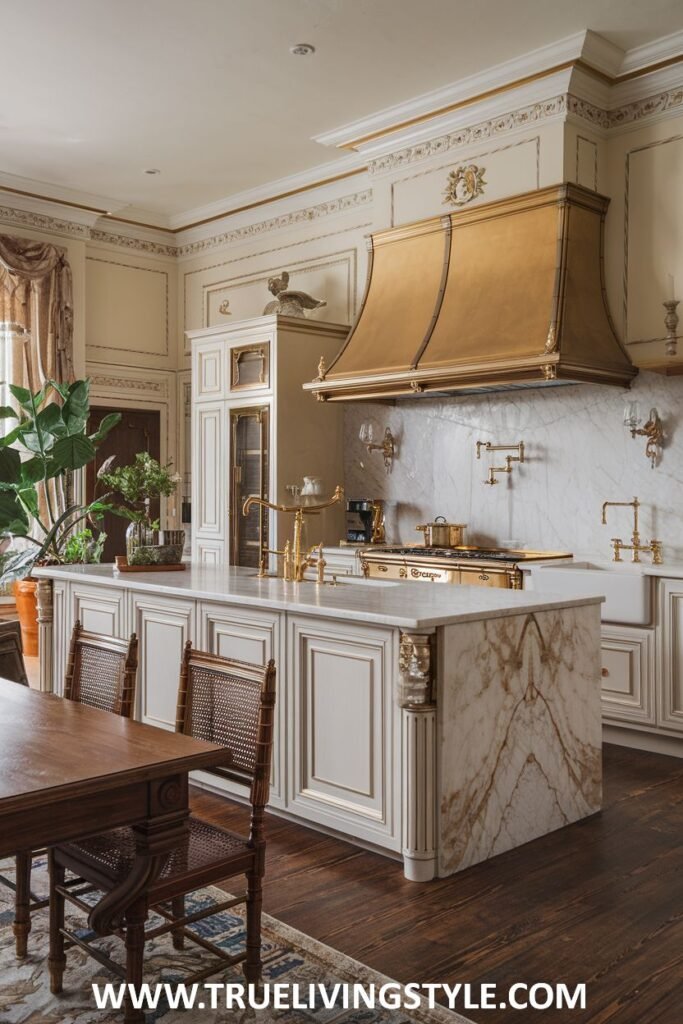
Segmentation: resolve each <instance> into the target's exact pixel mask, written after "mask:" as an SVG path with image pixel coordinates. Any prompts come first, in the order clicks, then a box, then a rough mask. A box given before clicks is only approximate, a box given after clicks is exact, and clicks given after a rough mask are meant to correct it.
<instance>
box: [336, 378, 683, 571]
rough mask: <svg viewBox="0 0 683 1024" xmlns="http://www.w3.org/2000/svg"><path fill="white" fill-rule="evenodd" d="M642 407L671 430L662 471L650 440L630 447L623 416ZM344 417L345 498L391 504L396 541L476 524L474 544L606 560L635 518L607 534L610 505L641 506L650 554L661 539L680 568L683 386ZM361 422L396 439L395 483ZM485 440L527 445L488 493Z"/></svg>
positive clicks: (419, 404)
mask: <svg viewBox="0 0 683 1024" xmlns="http://www.w3.org/2000/svg"><path fill="white" fill-rule="evenodd" d="M634 400H636V401H638V402H639V403H640V412H641V415H642V416H644V417H645V418H647V415H648V413H649V410H650V408H651V407H652V406H656V408H657V410H658V411H659V415H660V416H661V418H662V421H663V426H664V431H665V435H666V436H665V442H664V444H665V447H664V450H663V453H662V458H661V461H660V463H659V465H658V466H657V467H656V468H655V469H652V468H651V467H650V463H649V461H648V460H647V459H646V458H645V443H646V439H645V438H643V437H637V438H636V439H635V440H634V439H632V438H631V434H630V431H628V430H627V429H626V427H624V425H623V412H624V405H625V404H626V402H627V401H634ZM345 417H346V418H345V429H346V438H345V441H346V453H347V455H346V466H345V475H346V493H347V496H348V497H370V498H384V499H385V500H386V501H387V539H388V540H390V541H398V540H400V541H404V542H415V543H420V542H421V539H422V534H419V533H416V532H415V525H416V524H417V523H424V522H429V521H431V520H432V519H434V517H435V516H437V515H443V516H445V517H446V518H447V519H448V520H450V521H451V522H462V523H467V524H468V531H467V541H468V542H469V543H474V544H483V545H487V544H503V545H505V546H510V544H509V542H510V541H513V542H514V543H516V544H518V545H519V546H522V547H524V546H526V547H530V548H539V549H543V550H554V551H558V550H563V551H572V552H573V553H575V554H581V555H587V556H589V557H591V558H601V559H606V558H609V557H610V556H611V548H610V538H612V537H621V538H623V539H624V540H628V538H630V534H631V522H632V520H631V512H630V510H629V509H610V510H609V517H608V525H607V526H602V525H601V522H600V509H601V505H602V502H603V501H605V500H610V501H630V500H631V499H632V498H633V496H634V495H637V496H638V497H639V498H640V501H641V503H642V509H641V537H642V540H643V543H647V542H648V541H649V540H650V539H651V538H653V537H656V538H658V539H660V540H661V541H662V542H663V544H664V559H665V561H669V560H677V561H681V560H683V377H671V378H667V377H663V376H661V375H659V374H653V373H642V374H640V376H639V377H638V378H637V379H636V381H635V384H634V386H633V388H632V389H631V390H630V391H626V390H620V389H618V388H608V387H602V386H597V385H587V384H583V385H572V386H567V387H550V388H540V389H533V390H524V391H514V392H497V393H490V394H485V395H469V396H462V397H459V398H458V397H453V398H446V399H434V398H427V399H410V400H405V401H401V402H397V403H395V404H384V403H379V402H373V403H361V404H350V405H349V406H347V409H346V414H345ZM364 421H369V422H371V423H372V424H373V428H374V436H375V439H376V440H380V439H381V437H382V434H383V433H384V429H385V427H387V426H389V427H391V430H392V432H393V434H394V436H395V438H396V442H397V457H396V459H395V461H394V466H393V471H392V472H391V474H388V475H387V474H386V473H385V470H384V465H383V462H382V459H381V456H380V455H379V454H378V453H374V452H373V453H371V454H368V452H367V451H366V450H365V448H364V446H363V445H362V444H361V442H360V440H359V438H358V432H359V429H360V425H361V423H363V422H364ZM479 440H481V441H491V443H494V444H516V443H517V442H519V441H524V443H525V446H526V453H525V463H524V465H522V466H520V465H518V464H515V465H514V467H513V471H512V474H510V475H509V476H506V475H504V474H503V475H501V476H499V477H498V479H499V480H500V483H499V484H498V485H497V486H495V487H489V486H486V485H485V484H484V480H485V479H486V477H487V470H488V466H489V464H490V463H492V462H493V460H494V456H493V455H487V454H486V453H482V459H481V460H480V461H477V458H476V452H475V444H476V442H477V441H479ZM504 454H505V453H502V456H501V454H498V455H497V456H495V464H497V465H501V464H502V458H503V457H504ZM626 557H628V554H627V555H626ZM643 557H644V558H647V557H649V556H643Z"/></svg>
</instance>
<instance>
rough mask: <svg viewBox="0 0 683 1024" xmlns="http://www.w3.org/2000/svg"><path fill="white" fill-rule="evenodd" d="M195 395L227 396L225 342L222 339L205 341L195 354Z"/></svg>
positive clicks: (197, 396) (205, 396) (206, 396)
mask: <svg viewBox="0 0 683 1024" xmlns="http://www.w3.org/2000/svg"><path fill="white" fill-rule="evenodd" d="M192 376H193V383H194V397H195V398H204V399H206V398H208V399H212V398H223V397H225V344H224V342H222V341H216V342H211V343H204V344H202V345H200V346H198V347H197V349H196V351H195V354H194V372H193V375H192Z"/></svg>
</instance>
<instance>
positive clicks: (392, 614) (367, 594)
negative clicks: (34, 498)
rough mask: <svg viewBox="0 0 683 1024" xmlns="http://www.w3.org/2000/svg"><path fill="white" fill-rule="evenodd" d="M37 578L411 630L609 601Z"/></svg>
mask: <svg viewBox="0 0 683 1024" xmlns="http://www.w3.org/2000/svg"><path fill="white" fill-rule="evenodd" d="M33 576H35V577H45V578H48V579H55V580H66V581H69V582H74V581H79V582H81V583H84V584H89V585H93V586H100V587H119V588H122V589H124V590H131V591H141V592H146V593H150V592H152V593H157V594H160V595H164V596H167V597H184V598H199V599H201V600H205V601H215V602H224V603H226V604H236V605H243V606H252V607H257V608H269V609H274V610H278V611H288V612H295V613H297V614H300V615H315V616H318V617H324V618H336V619H351V620H354V619H356V620H360V621H363V622H371V623H375V624H378V625H384V626H398V627H400V628H401V629H405V630H421V629H430V628H433V627H435V626H443V625H448V624H450V623H456V622H478V621H482V620H483V619H498V618H503V617H505V616H510V615H524V614H527V613H529V612H538V611H545V610H547V609H553V608H576V607H581V606H583V605H590V604H599V603H600V602H601V601H602V598H600V597H595V596H586V597H564V596H561V595H554V594H545V593H544V594H543V595H541V594H539V593H538V592H534V591H526V592H525V591H520V590H503V589H498V588H488V587H458V586H446V585H444V584H426V583H408V582H397V583H389V582H385V581H384V580H363V579H354V580H351V579H348V578H347V579H340V580H339V581H338V583H337V585H336V586H332V585H330V584H323V585H322V586H319V585H317V584H316V583H313V582H308V581H304V582H303V583H298V584H294V583H286V582H285V581H284V580H282V579H271V578H267V579H259V578H258V577H257V576H256V571H255V570H254V569H238V568H234V569H233V568H216V567H214V566H200V565H190V566H188V568H187V570H186V571H185V572H169V573H158V572H150V573H142V572H141V573H121V574H119V573H117V572H116V570H115V569H114V567H113V566H111V565H70V566H49V567H45V568H42V569H35V570H34V571H33Z"/></svg>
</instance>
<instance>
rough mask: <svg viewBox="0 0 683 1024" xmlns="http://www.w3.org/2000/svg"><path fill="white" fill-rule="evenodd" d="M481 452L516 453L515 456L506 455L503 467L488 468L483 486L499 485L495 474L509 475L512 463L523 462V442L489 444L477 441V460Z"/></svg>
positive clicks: (488, 442)
mask: <svg viewBox="0 0 683 1024" xmlns="http://www.w3.org/2000/svg"><path fill="white" fill-rule="evenodd" d="M482 451H485V452H517V454H516V455H506V456H505V465H504V466H489V475H488V479H487V480H484V483H485V484H491V485H493V484H497V483H500V481H499V480H496V473H511V472H512V463H513V462H520V463H522V462H524V441H520V442H519V444H491V442H490V441H477V458H478V459H480V458H481V453H482Z"/></svg>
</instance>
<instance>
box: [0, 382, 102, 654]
mask: <svg viewBox="0 0 683 1024" xmlns="http://www.w3.org/2000/svg"><path fill="white" fill-rule="evenodd" d="M9 391H10V393H11V395H12V397H13V398H14V400H15V402H16V408H13V407H12V406H9V405H8V406H0V419H3V420H6V421H10V425H9V430H8V431H7V433H6V434H5V436H4V437H0V538H4V539H11V540H12V541H14V540H17V539H20V540H21V542H22V543H21V545H20V546H18V547H15V548H14V549H13V550H11V551H10V552H8V553H6V556H5V558H4V560H3V564H2V567H1V568H0V586H1V585H3V584H7V583H14V585H15V597H16V600H17V611H18V613H19V615H20V619H21V620H22V631H24V624H26V629H25V638H26V640H27V648H28V650H27V653H30V650H31V649H32V648H33V649H34V652H35V639H34V636H36V635H37V634H36V633H35V632H34V630H35V626H33V625H32V623H31V618H33V623H35V588H36V583H35V581H34V580H31V578H30V576H31V570H32V569H33V567H34V566H35V565H53V564H56V563H63V562H74V561H97V560H98V558H99V556H100V555H101V553H102V544H103V540H102V538H101V536H98V534H99V532H100V531H99V530H98V522H99V521H100V520H101V517H102V514H103V513H104V512H105V511H107V510H109V508H110V505H109V504H108V502H107V500H106V495H105V496H104V497H99V498H96V499H95V500H93V501H91V502H86V503H77V502H71V501H70V500H69V497H68V495H69V492H70V490H71V481H72V475H73V473H74V472H75V471H76V470H80V469H82V468H83V467H84V466H87V464H88V463H89V462H91V461H92V460H93V459H94V458H95V453H96V451H97V448H98V446H99V444H100V443H101V442H102V441H103V440H104V438H105V437H106V436H107V434H108V433H109V431H110V430H111V429H112V428H113V427H114V426H115V425H116V424H117V423H118V422H119V420H120V418H121V417H120V415H119V413H110V414H109V415H107V416H105V417H104V418H103V419H102V421H101V422H100V425H99V427H98V428H97V430H96V431H95V432H94V433H93V434H88V428H87V424H88V415H89V412H90V381H89V380H76V381H74V382H73V383H71V384H59V383H57V382H56V381H53V380H48V381H46V382H45V384H44V386H43V387H42V388H41V389H40V391H36V392H34V391H33V390H31V389H29V388H23V387H18V386H17V385H14V384H12V385H10V386H9ZM35 653H37V652H35Z"/></svg>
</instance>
